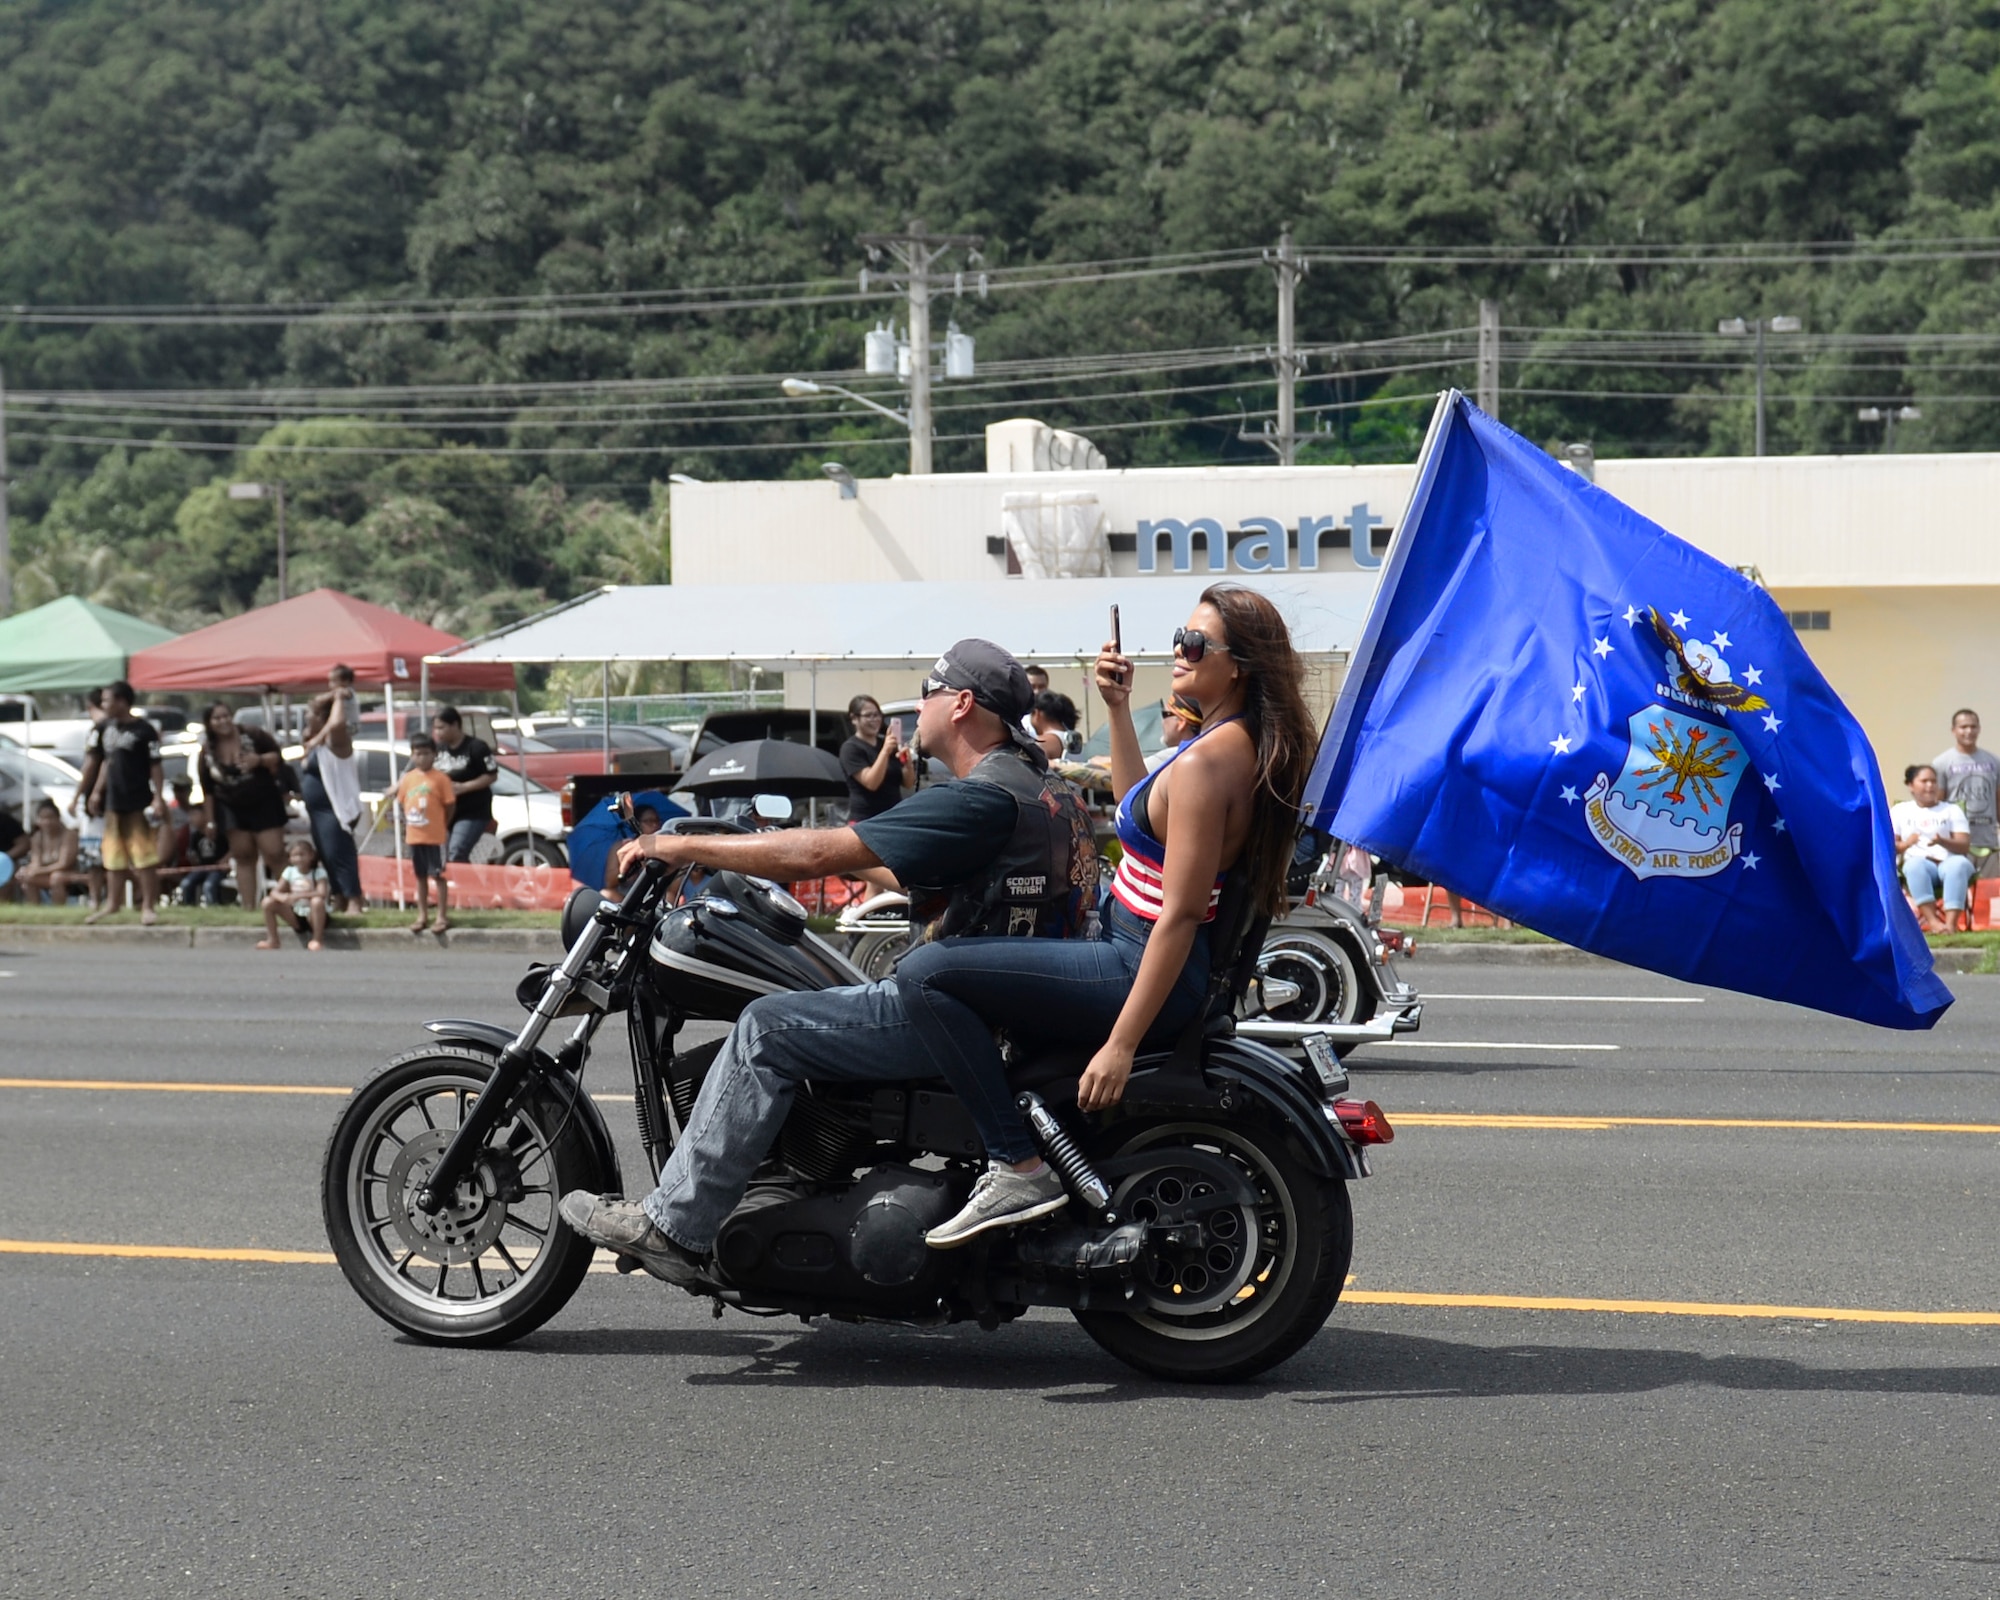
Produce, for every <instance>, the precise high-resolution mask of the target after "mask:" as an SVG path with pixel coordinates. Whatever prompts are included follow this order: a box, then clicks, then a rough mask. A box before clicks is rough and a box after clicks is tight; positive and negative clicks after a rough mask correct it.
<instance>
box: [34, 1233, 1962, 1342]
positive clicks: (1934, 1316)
mask: <svg viewBox="0 0 2000 1600" xmlns="http://www.w3.org/2000/svg"><path fill="white" fill-rule="evenodd" d="M0 1255H18V1256H92V1257H99V1258H103V1257H113V1258H136V1259H141V1260H151V1261H252V1262H268V1263H271V1264H274V1265H278V1266H310V1267H330V1266H332V1265H333V1264H334V1258H333V1255H332V1253H331V1252H329V1251H325V1250H210V1249H203V1248H200V1247H198V1246H194V1245H166V1244H73V1243H71V1242H69V1241H68V1240H63V1239H0ZM593 1268H594V1270H600V1271H608V1270H612V1268H611V1263H609V1262H596V1263H593ZM1350 1281H1351V1279H1350ZM1341 1299H1342V1300H1344V1301H1346V1302H1347V1303H1348V1304H1349V1305H1364V1306H1438V1307H1445V1308H1464V1309H1474V1310H1499V1311H1611V1312H1621V1313H1624V1314H1626V1315H1636V1316H1655V1317H1763V1318H1781V1319H1784V1320H1786V1321H1796V1322H1902V1323H1923V1324H1928V1325H1933V1326H1942V1327H1977V1328H1993V1327H2000V1311H1872V1310H1863V1309H1860V1308H1856V1307H1851V1306H1766V1305H1746V1304H1743V1303H1741V1302H1738V1301H1732V1300H1599V1299H1587V1298H1582V1297H1577V1296H1569V1295H1528V1294H1417V1293H1410V1292H1405V1291H1400V1290H1392V1289H1354V1288H1348V1289H1346V1290H1344V1291H1343V1292H1342V1294H1341Z"/></svg>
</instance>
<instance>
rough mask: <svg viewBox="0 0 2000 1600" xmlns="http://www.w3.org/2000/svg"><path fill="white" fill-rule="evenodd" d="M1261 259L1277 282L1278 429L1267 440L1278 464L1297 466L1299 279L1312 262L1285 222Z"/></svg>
mask: <svg viewBox="0 0 2000 1600" xmlns="http://www.w3.org/2000/svg"><path fill="white" fill-rule="evenodd" d="M1264 261H1265V263H1266V264H1267V265H1268V266H1269V267H1270V269H1271V275H1272V276H1273V277H1274V278H1276V279H1277V282H1278V348H1277V350H1276V352H1275V353H1274V354H1273V355H1272V357H1271V368H1272V370H1273V371H1274V372H1275V373H1276V374H1277V379H1278V431H1277V433H1276V434H1275V435H1274V436H1273V437H1271V438H1270V439H1269V440H1268V441H1267V442H1268V443H1269V444H1270V446H1271V448H1272V449H1273V450H1275V451H1277V453H1278V464H1279V465H1280V466H1286V467H1290V466H1296V465H1297V464H1298V459H1299V400H1298V381H1299V374H1300V373H1301V372H1303V371H1304V370H1305V361H1304V359H1303V358H1302V357H1301V356H1300V355H1299V279H1301V278H1303V277H1304V276H1305V275H1306V274H1307V273H1308V272H1309V271H1311V270H1312V263H1311V262H1310V261H1308V260H1307V259H1306V258H1305V257H1304V256H1302V255H1300V254H1299V252H1298V250H1297V248H1296V247H1294V245H1293V244H1292V228H1291V224H1290V223H1286V224H1285V227H1284V229H1283V231H1282V232H1280V233H1279V235H1278V248H1277V250H1276V251H1270V250H1266V251H1265V252H1264Z"/></svg>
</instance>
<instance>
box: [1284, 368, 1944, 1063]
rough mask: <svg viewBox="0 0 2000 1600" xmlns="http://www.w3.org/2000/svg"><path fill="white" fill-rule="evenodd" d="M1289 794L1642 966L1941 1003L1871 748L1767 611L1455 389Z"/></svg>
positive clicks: (1382, 850) (1400, 858)
mask: <svg viewBox="0 0 2000 1600" xmlns="http://www.w3.org/2000/svg"><path fill="white" fill-rule="evenodd" d="M1306 795H1307V806H1308V815H1309V818H1310V820H1311V821H1312V822H1313V824H1314V826H1316V827H1320V828H1324V829H1326V830H1327V831H1329V832H1331V833H1332V834H1334V835H1335V836H1336V837H1338V838H1341V839H1345V840H1347V841H1349V842H1351V843H1354V844H1359V845H1362V846H1364V847H1365V848H1367V849H1369V850H1372V851H1374V852H1375V853H1376V854H1378V855H1380V856H1382V857H1384V858H1385V859H1387V860H1389V861H1392V862H1394V863H1395V864H1397V865H1398V866H1401V867H1405V868H1407V869H1409V870H1410V871H1412V872H1415V873H1418V874H1420V875H1422V876H1423V877H1426V878H1429V879H1430V880H1431V881H1433V882H1435V883H1439V884H1442V885H1444V886H1445V887H1447V888H1449V889H1452V890H1454V891H1456V892H1457V893H1459V894H1461V895H1464V896H1466V897H1467V898H1469V899H1472V900H1476V901H1477V902H1478V903H1479V904H1481V905H1484V906H1488V907H1490V908H1492V909H1493V910H1494V911H1497V912H1499V913H1500V914H1501V915H1503V916H1506V917H1511V918H1513V919H1514V920H1515V921H1517V922H1521V923H1524V924H1526V925H1527V926H1528V927H1531V928H1534V929H1537V930H1539V931H1540V932H1542V933H1546V934H1548V935H1550V936H1551V937H1553V938H1557V939H1562V940H1565V941H1567V942H1568V943H1570V944H1574V945H1578V946H1581V947H1582V948H1584V949H1586V950H1594V951H1596V952H1597V953H1598V954H1600V955H1606V956H1610V957H1613V958H1614V959H1616V960H1619V961H1624V962H1628V963H1630V964H1631V965H1633V966H1639V967H1649V968H1651V969H1652V970H1654V971H1656V972H1664V973H1669V974H1671V975H1672V976H1674V977H1677V978H1685V979H1688V980H1689V981H1690V982H1694V983H1706V984H1714V985H1716V986H1717V987H1719V988H1725V989H1738V990H1742V991H1743V992H1745V993H1747V994H1757V995H1765V996H1768V997H1769V998H1771V999H1774V1000H1788V1001H1791V1002H1793V1003H1794V1004H1797V1005H1804V1006H1813V1007H1815V1008H1817V1009H1819V1010H1821V1011H1830V1012H1834V1013H1836V1014H1838V1015H1840V1016H1847V1017H1855V1018H1859V1019H1860V1020H1862V1021H1865V1022H1874V1023H1880V1024H1882V1025H1883V1026H1885V1027H1894V1028H1927V1027H1929V1026H1931V1025H1932V1024H1933V1023H1935V1022H1936V1021H1937V1019H1938V1017H1939V1016H1940V1015H1942V1014H1943V1012H1944V1009H1945V1007H1946V1006H1948V1005H1950V1004H1951V994H1950V992H1949V991H1948V990H1947V989H1946V988H1945V987H1944V985H1943V984H1942V983H1941V982H1939V981H1938V979H1937V977H1936V975H1935V974H1934V973H1933V971H1932V970H1931V958H1930V951H1929V949H1928V947H1927V946H1926V945H1925V944H1924V942H1923V939H1922V938H1921V937H1920V935H1919V934H1918V932H1917V929H1916V925H1915V921H1914V919H1913V918H1912V917H1911V916H1910V913H1909V910H1908V908H1907V907H1906V906H1905V905H1904V903H1903V898H1902V893H1901V889H1900V885H1899V884H1898V881H1897V877H1896V867H1895V858H1894V854H1893V851H1892V849H1891V836H1890V829H1889V822H1888V816H1889V807H1888V802H1887V800H1886V798H1885V797H1884V795H1883V792H1882V784H1881V780H1880V778H1879V776H1878V775H1877V770H1876V763H1875V756H1874V752H1873V751H1871V750H1870V749H1869V746H1868V740H1867V737H1866V735H1864V734H1863V733H1862V731H1861V728H1860V726H1859V725H1858V724H1857V723H1856V722H1855V720H1854V718H1853V717H1852V716H1850V715H1849V714H1848V711H1847V708H1846V707H1845V706H1843V705H1842V704H1841V703H1840V700H1839V698H1838V697H1837V696H1836V695H1835V694H1834V692H1833V690H1832V689H1831V688H1829V687H1828V685H1827V682H1826V680H1825V679H1824V678H1822V677H1821V676H1820V674H1819V672H1818V670H1817V669H1816V668H1815V667H1814V666H1813V664H1812V662H1811V660H1810V659H1808V657H1807V656H1806V653H1805V651H1804V650H1803V649H1802V648H1801V647H1800V645H1799V643H1798V640H1797V638H1796V637H1795V636H1794V635H1793V633H1792V629H1791V626H1790V624H1789V623H1788V622H1787V621H1786V619H1785V615H1784V613H1783V612H1781V611H1780V610H1779V609H1778V608H1777V606H1776V605H1774V604H1773V603H1772V601H1771V598H1770V596H1769V595H1767V594H1765V593H1764V592H1763V590H1761V589H1760V588H1758V587H1757V585H1755V584H1754V583H1751V582H1750V581H1748V580H1747V579H1745V578H1743V577H1741V576H1739V575H1738V574H1736V573H1735V572H1732V571H1731V570H1730V569H1729V568H1727V567H1725V566H1723V565H1722V564H1721V563H1719V562H1717V561H1714V560H1712V559H1711V558H1709V557H1708V556H1705V555H1703V554H1701V553H1700V552H1699V551H1697V550H1695V549H1694V548H1692V547H1691V546H1689V545H1686V544H1683V543H1682V542H1681V541H1680V540H1679V539H1676V538H1674V537H1673V535H1671V534H1669V533H1667V532H1666V531H1665V530H1664V529H1662V528H1659V527H1656V526H1655V525H1654V524H1653V523H1651V522H1648V521H1647V520H1646V519H1645V518H1644V517H1642V516H1640V515H1639V514H1638V513H1637V512H1635V511H1633V510H1632V509H1631V508H1630V507H1629V506H1626V505H1624V504H1622V503H1621V502H1619V501H1617V500H1615V499H1613V498H1612V497H1611V496H1610V495H1608V494H1606V493H1605V492H1604V491H1603V490H1601V489H1599V488H1597V487H1595V486H1594V485H1592V484H1590V483H1587V482H1586V481H1585V480H1584V479H1582V478H1581V477H1579V476H1577V475H1576V474H1575V473H1573V472H1571V471H1570V470H1569V469H1567V468H1566V467H1563V466H1561V465H1559V464H1558V463H1557V462H1555V461H1554V460H1552V459H1551V458H1550V457H1549V456H1547V455H1546V454H1544V453H1543V452H1542V451H1540V450H1538V449H1536V448H1535V447H1534V446H1533V445H1531V444H1529V443H1528V442H1527V441H1526V440H1525V439H1522V438H1521V437H1520V436H1519V435H1517V434H1514V433H1512V432H1509V431H1508V430H1507V429H1506V428H1504V427H1502V426H1501V425H1500V424H1499V423H1497V422H1495V421H1494V420H1493V419H1492V418H1491V417H1488V416H1487V415H1485V413H1483V412H1481V411H1480V410H1479V409H1478V408H1477V407H1475V406H1474V405H1473V404H1472V403H1471V402H1470V401H1469V400H1467V399H1466V398H1465V396H1464V395H1462V394H1459V393H1457V392H1456V391H1453V392H1452V393H1450V394H1448V395H1446V396H1445V397H1444V399H1443V400H1442V401H1441V402H1440V404H1439V408H1438V414H1437V416H1436V417H1435V418H1434V419H1433V420H1432V423H1431V431H1430V436H1429V438H1428V439H1427V440H1426V441H1425V445H1424V453H1423V456H1422V458H1421V460H1420V461H1419V463H1418V469H1417V481H1416V487H1415V489H1414V491H1413V494H1412V497H1411V502H1410V510H1409V513H1408V515H1407V516H1406V517H1405V518H1404V522H1403V526H1402V529H1401V531H1400V532H1399V533H1398V535H1397V538H1396V542H1395V547H1394V550H1393V552H1392V553H1391V556H1390V559H1389V562H1388V565H1387V566H1386V567H1385V569H1384V573H1383V579H1382V586H1381V589H1380V590H1379V591H1378V593H1377V594H1376V597H1375V604H1374V608H1373V610H1372V611H1371V612H1370V614H1369V618H1368V624H1367V628H1366V630H1365V631H1364V633H1363V636H1362V641H1361V645H1360V647H1359V649H1358V650H1357V651H1356V654H1355V657H1354V660H1353V662H1352V663H1351V665H1350V667H1349V671H1348V677H1347V683H1346V687H1345V688H1344V689H1343V690H1342V692H1341V697H1340V702H1339V704H1338V705H1337V706H1336V707H1335V708H1334V713H1333V716H1332V718H1331V719H1330V720H1329V722H1328V724H1327V731H1326V737H1325V740H1324V741H1323V743H1322V744H1321V746H1320V752H1319V759H1318V762H1317V764H1316V765H1315V767H1314V769H1313V775H1312V781H1311V783H1310V784H1309V785H1308V787H1307V791H1306Z"/></svg>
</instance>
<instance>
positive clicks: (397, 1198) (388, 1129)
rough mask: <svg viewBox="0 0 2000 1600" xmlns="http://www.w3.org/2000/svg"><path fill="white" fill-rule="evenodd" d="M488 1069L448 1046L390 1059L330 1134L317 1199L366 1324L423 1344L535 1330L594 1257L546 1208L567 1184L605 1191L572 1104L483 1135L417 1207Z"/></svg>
mask: <svg viewBox="0 0 2000 1600" xmlns="http://www.w3.org/2000/svg"><path fill="white" fill-rule="evenodd" d="M492 1072H493V1059H492V1057H490V1056H487V1055H482V1054H480V1053H479V1052H478V1051H474V1050H464V1049H457V1048H453V1047H450V1046H442V1047H434V1048H431V1049H428V1050H421V1051H416V1052H413V1053H412V1054H410V1055H407V1056H401V1057H398V1058H397V1059H396V1060H394V1061H392V1062H390V1063H389V1064H388V1065H387V1066H386V1067H384V1068H383V1069H382V1070H381V1071H380V1072H378V1073H376V1075H375V1076H374V1077H373V1078H371V1079H369V1080H368V1082H367V1083H365V1084H363V1085H362V1086H361V1088H360V1089H359V1090H357V1091H356V1093H355V1095H354V1098H353V1099H352V1100H351V1101H349V1102H348V1104H347V1107H346V1109H345V1110H343V1111H342V1112H341V1114H340V1119H339V1120H338V1121H337V1122H336V1123H335V1124H334V1127H333V1133H332V1135H331V1137H330V1138H329V1139H328V1140H327V1147H326V1158H325V1162H324V1165H323V1168H322V1172H321V1180H320V1203H321V1208H322V1210H323V1212H324V1214H325V1217H326V1233H327V1238H328V1240H329V1241H330V1242H331V1243H332V1245H333V1253H334V1256H335V1257H336V1259H338V1261H339V1262H340V1270H341V1271H342V1272H343V1273H345V1274H346V1276H347V1281H348V1282H349V1283H350V1284H352V1285H353V1287H354V1291H355V1293H357V1294H358V1295H360V1296H361V1298H362V1300H363V1301H364V1302H366V1303H367V1305H368V1308H369V1309H370V1310H371V1311H373V1312H375V1314H376V1315H377V1316H379V1317H381V1318H382V1319H383V1320H384V1321H386V1322H389V1323H392V1324H394V1325H395V1326H396V1327H398V1328H401V1329H402V1330H403V1331H404V1332H405V1333H408V1334H410V1335H412V1336H413V1337H415V1338H418V1339H422V1340H425V1341H427V1342H429V1343H433V1344H463V1345H498V1344H506V1343H507V1342H509V1341H510V1340H514V1339H518V1338H520V1337H521V1336H522V1335H523V1334H526V1333H530V1332H532V1331H533V1330H534V1329H536V1328H539V1327H540V1326H541V1325H542V1324H543V1323H544V1322H546V1321H548V1319H549V1318H550V1317H552V1316H554V1315H555V1314H556V1313H557V1312H558V1311H560V1310H561V1309H562V1308H563V1306H564V1305H565V1304H567V1303H568V1301H569V1298H570V1296H571V1295H573V1294H575V1293H576V1290H577V1286H578V1285H579V1284H581V1283H582V1282H583V1275H584V1273H585V1271H586V1270H588V1268H589V1266H590V1258H591V1255H592V1253H593V1246H592V1245H591V1243H590V1241H589V1240H587V1239H583V1238H580V1237H578V1236H577V1235H576V1234H575V1233H572V1232H571V1231H570V1229H569V1228H568V1227H567V1226H566V1225H565V1224H564V1222H563V1220H562V1218H561V1217H560V1216H558V1215H557V1213H556V1205H557V1202H558V1201H560V1200H561V1199H562V1197H563V1195H564V1193H565V1192H567V1191H568V1190H570V1189H591V1190H597V1189H600V1188H602V1187H603V1183H604V1174H603V1173H601V1172H600V1171H599V1169H598V1161H597V1157H596V1154H595V1151H594V1150H593V1148H592V1146H591V1142H590V1138H589V1135H588V1133H587V1132H586V1131H585V1128H584V1126H583V1125H582V1123H581V1121H580V1120H579V1117H578V1115H577V1114H576V1108H575V1107H573V1106H570V1105H568V1104H566V1103H565V1101H564V1099H563V1098H562V1096H561V1095H560V1094H559V1093H557V1092H555V1091H552V1090H546V1091H543V1092H538V1093H535V1094H531V1095H530V1096H529V1097H528V1098H527V1099H526V1100H525V1101H524V1102H523V1104H522V1105H521V1106H520V1108H519V1109H517V1110H516V1111H515V1112H514V1113H513V1114H512V1115H511V1116H510V1117H508V1118H507V1119H506V1120H505V1121H503V1122H502V1123H501V1124H500V1125H499V1127H497V1128H495V1129H494V1130H493V1132H492V1134H491V1135H490V1136H489V1138H488V1140H487V1143H486V1147H485V1148H484V1149H483V1150H482V1151H481V1152H480V1155H479V1159H478V1160H477V1161H476V1162H475V1163H474V1165H473V1170H472V1172H471V1174H470V1175H469V1176H468V1177H466V1178H465V1179H464V1180H463V1181H462V1182H461V1183H460V1184H459V1186H458V1190H457V1192H456V1193H455V1194H454V1195H453V1196H452V1197H451V1200H450V1201H449V1203H447V1204H446V1205H445V1206H444V1208H443V1209H442V1210H440V1211H439V1212H437V1213H436V1215H430V1214H428V1213H426V1212H424V1211H423V1210H421V1209H420V1208H419V1207H418V1206H417V1204H416V1199H415V1197H416V1194H417V1191H418V1190H419V1189H421V1188H422V1187H423V1184H424V1181H425V1179H426V1178H427V1177H428V1176H429V1174H430V1171H431V1169H432V1168H433V1167H434V1166H436V1164H437V1160H438V1157H439V1156H440V1155H441V1154H442V1153H443V1152H444V1148H445V1146H446V1145H447V1144H449V1143H450V1142H451V1136H452V1134H453V1132H454V1131H456V1129H457V1128H458V1125H459V1123H460V1122H461V1121H463V1120H464V1118H465V1114H466V1111H467V1109H468V1108H469V1107H470V1106H471V1105H472V1103H473V1102H474V1101H476V1100H477V1099H478V1098H479V1096H480V1094H481V1092H482V1091H483V1090H484V1089H485V1087H486V1082H487V1079H488V1078H489V1077H490V1076H491V1075H492ZM579 1093H580V1091H579ZM586 1114H587V1113H586Z"/></svg>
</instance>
